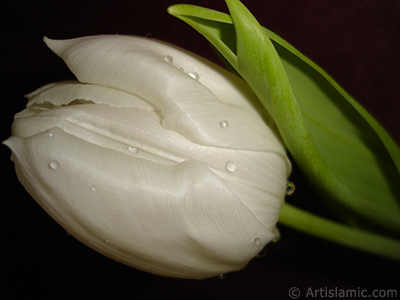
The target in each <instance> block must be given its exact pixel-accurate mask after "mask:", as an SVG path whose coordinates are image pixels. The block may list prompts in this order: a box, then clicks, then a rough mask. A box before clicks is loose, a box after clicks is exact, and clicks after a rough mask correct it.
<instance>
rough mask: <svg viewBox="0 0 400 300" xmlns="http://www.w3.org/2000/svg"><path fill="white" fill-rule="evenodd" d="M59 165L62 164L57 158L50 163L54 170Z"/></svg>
mask: <svg viewBox="0 0 400 300" xmlns="http://www.w3.org/2000/svg"><path fill="white" fill-rule="evenodd" d="M59 166H60V165H59V164H58V162H57V161H56V160H52V161H51V162H50V163H49V168H50V169H52V170H55V169H58V167H59Z"/></svg>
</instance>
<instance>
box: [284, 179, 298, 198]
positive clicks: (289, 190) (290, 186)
mask: <svg viewBox="0 0 400 300" xmlns="http://www.w3.org/2000/svg"><path fill="white" fill-rule="evenodd" d="M295 190H296V187H295V185H294V183H293V182H291V181H288V182H287V187H286V195H288V196H290V195H293V193H294V191H295Z"/></svg>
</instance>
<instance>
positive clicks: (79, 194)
mask: <svg viewBox="0 0 400 300" xmlns="http://www.w3.org/2000/svg"><path fill="white" fill-rule="evenodd" d="M51 133H52V135H51V136H49V134H48V132H43V133H41V134H37V135H35V136H33V137H30V138H21V137H11V138H10V139H9V140H7V141H6V142H5V143H6V145H7V146H9V147H10V148H11V149H12V150H13V159H14V161H15V165H16V170H17V173H18V176H19V178H20V180H21V182H22V183H23V185H24V186H25V188H26V189H27V190H28V191H29V192H30V193H31V195H33V197H34V198H35V199H36V201H37V202H38V203H39V204H40V205H41V206H42V207H43V208H44V209H45V210H46V211H47V212H48V213H49V214H50V215H51V216H52V217H53V218H54V219H55V220H57V222H59V223H60V224H61V225H62V226H63V227H64V228H65V229H66V230H67V231H68V232H70V233H71V234H72V235H73V236H75V237H76V238H77V239H79V240H81V241H82V242H84V243H85V244H87V245H88V246H90V247H92V248H93V249H95V250H97V251H99V252H101V253H103V254H104V255H106V256H109V257H111V258H113V259H115V260H118V261H120V262H122V263H125V264H127V265H130V266H133V267H135V268H139V269H142V270H145V271H149V272H152V273H155V274H160V275H164V276H172V277H184V278H204V277H208V276H216V275H218V274H221V273H225V272H229V271H233V270H238V269H241V268H242V267H244V266H245V265H246V263H247V261H249V260H250V259H251V258H252V257H254V256H255V255H256V254H257V253H258V252H259V251H260V250H261V249H262V247H263V245H264V244H265V243H266V242H268V241H270V240H271V239H272V238H273V237H274V235H273V234H272V233H271V232H270V231H268V230H266V228H265V227H264V226H263V225H262V224H261V223H260V222H259V221H258V220H257V219H256V218H255V217H254V215H253V214H252V213H251V212H250V211H249V210H248V209H247V208H246V207H245V206H244V205H243V204H242V203H241V201H240V200H239V199H238V198H237V196H236V195H235V194H233V193H232V192H231V191H230V190H229V188H227V186H226V185H225V184H224V183H223V181H221V180H220V179H219V178H218V177H217V176H216V175H215V174H214V173H213V172H212V171H210V170H209V168H208V167H206V166H205V165H204V164H202V163H201V162H195V161H185V162H182V163H180V164H177V165H175V166H165V165H161V164H157V163H154V162H150V161H147V160H142V159H138V158H135V157H132V156H129V155H121V153H120V152H117V151H114V150H111V149H107V148H104V147H98V146H96V145H93V144H92V143H89V142H87V141H84V140H82V139H79V138H77V137H75V136H73V135H70V134H68V133H66V132H65V131H64V130H62V129H60V128H52V129H51ZM71 174H73V176H71ZM71 186H73V187H74V188H72V189H71V188H70V187H71ZM144 195H145V198H146V199H148V200H151V201H144Z"/></svg>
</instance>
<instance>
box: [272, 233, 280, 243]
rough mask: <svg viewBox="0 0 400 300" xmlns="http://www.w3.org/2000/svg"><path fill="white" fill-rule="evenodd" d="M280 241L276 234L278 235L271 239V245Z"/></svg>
mask: <svg viewBox="0 0 400 300" xmlns="http://www.w3.org/2000/svg"><path fill="white" fill-rule="evenodd" d="M280 239H281V235H280V234H279V233H278V234H277V235H276V236H275V237H274V238H273V239H272V242H273V243H276V242H278V241H279V240H280Z"/></svg>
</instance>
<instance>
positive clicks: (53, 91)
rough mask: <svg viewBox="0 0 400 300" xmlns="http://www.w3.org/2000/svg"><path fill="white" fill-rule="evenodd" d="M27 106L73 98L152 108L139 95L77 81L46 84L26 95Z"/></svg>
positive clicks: (58, 103) (62, 101)
mask: <svg viewBox="0 0 400 300" xmlns="http://www.w3.org/2000/svg"><path fill="white" fill-rule="evenodd" d="M26 97H27V98H28V99H29V102H28V104H27V107H30V106H32V105H34V104H40V103H46V102H49V103H51V104H52V105H54V106H61V105H68V104H70V103H71V102H72V101H75V100H86V101H92V102H93V103H96V104H107V105H110V106H114V107H136V108H140V109H145V110H153V109H154V107H153V106H151V104H150V103H149V102H147V101H146V100H144V99H142V98H140V97H139V96H137V95H135V94H131V93H127V92H124V91H121V90H118V89H113V88H109V87H106V86H100V85H93V84H82V83H80V82H79V81H64V82H59V83H51V84H48V85H46V86H44V87H42V88H40V89H38V90H36V91H35V92H32V93H30V94H29V95H27V96H26Z"/></svg>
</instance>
